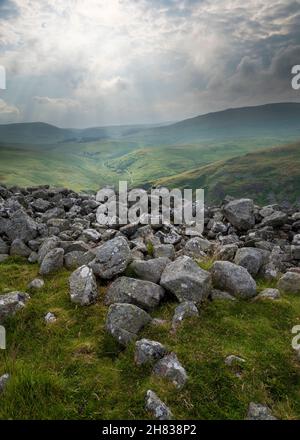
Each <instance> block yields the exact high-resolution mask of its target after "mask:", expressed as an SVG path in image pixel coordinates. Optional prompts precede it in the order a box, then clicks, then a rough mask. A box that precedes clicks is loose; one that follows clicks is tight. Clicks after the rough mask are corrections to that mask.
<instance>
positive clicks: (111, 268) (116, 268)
mask: <svg viewBox="0 0 300 440" xmlns="http://www.w3.org/2000/svg"><path fill="white" fill-rule="evenodd" d="M95 253H96V258H95V259H94V260H93V261H92V262H91V263H90V266H91V268H92V269H93V272H94V274H95V275H97V276H99V277H101V278H104V279H111V278H113V277H114V276H116V275H119V274H121V273H122V272H124V271H125V269H126V268H127V266H128V264H129V263H130V260H131V255H130V248H129V245H128V242H127V240H126V239H125V238H124V237H116V238H113V239H112V240H109V241H107V242H106V243H104V244H103V245H101V246H99V247H98V248H97V249H96V250H95Z"/></svg>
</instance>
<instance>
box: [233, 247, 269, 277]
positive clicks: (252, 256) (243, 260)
mask: <svg viewBox="0 0 300 440" xmlns="http://www.w3.org/2000/svg"><path fill="white" fill-rule="evenodd" d="M268 255H269V252H267V251H263V250H262V249H256V248H252V247H244V248H240V249H238V250H237V252H236V254H235V258H234V262H235V264H238V265H239V266H242V267H244V268H245V269H247V270H248V272H249V273H250V275H252V276H253V277H254V276H256V275H257V274H258V272H259V270H260V268H261V267H262V265H263V263H264V261H266V259H267V257H268Z"/></svg>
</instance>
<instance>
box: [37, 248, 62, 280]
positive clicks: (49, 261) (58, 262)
mask: <svg viewBox="0 0 300 440" xmlns="http://www.w3.org/2000/svg"><path fill="white" fill-rule="evenodd" d="M63 265H64V250H63V249H62V248H56V249H52V251H50V252H48V254H47V255H46V256H45V258H44V259H43V261H42V264H41V266H40V271H39V273H40V275H49V274H50V273H54V272H57V271H58V270H59V269H61V268H62V267H63Z"/></svg>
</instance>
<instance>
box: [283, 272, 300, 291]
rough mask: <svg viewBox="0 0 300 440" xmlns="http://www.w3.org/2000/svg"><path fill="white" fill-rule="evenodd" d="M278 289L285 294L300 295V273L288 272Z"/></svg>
mask: <svg viewBox="0 0 300 440" xmlns="http://www.w3.org/2000/svg"><path fill="white" fill-rule="evenodd" d="M277 287H278V289H279V290H280V291H281V292H284V293H300V273H295V272H286V273H285V274H284V275H283V276H282V277H281V278H280V279H279V281H278V284H277Z"/></svg>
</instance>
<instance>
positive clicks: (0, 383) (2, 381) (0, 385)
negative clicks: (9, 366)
mask: <svg viewBox="0 0 300 440" xmlns="http://www.w3.org/2000/svg"><path fill="white" fill-rule="evenodd" d="M9 379H10V375H9V374H7V373H6V374H3V375H2V376H1V377H0V394H1V393H3V391H4V389H5V387H6V385H7V383H8V381H9Z"/></svg>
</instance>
